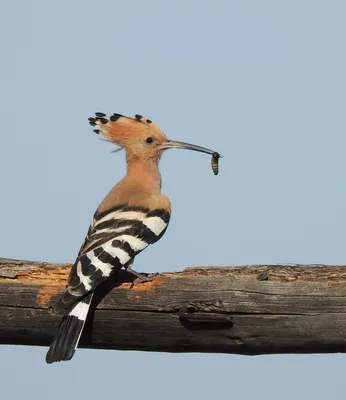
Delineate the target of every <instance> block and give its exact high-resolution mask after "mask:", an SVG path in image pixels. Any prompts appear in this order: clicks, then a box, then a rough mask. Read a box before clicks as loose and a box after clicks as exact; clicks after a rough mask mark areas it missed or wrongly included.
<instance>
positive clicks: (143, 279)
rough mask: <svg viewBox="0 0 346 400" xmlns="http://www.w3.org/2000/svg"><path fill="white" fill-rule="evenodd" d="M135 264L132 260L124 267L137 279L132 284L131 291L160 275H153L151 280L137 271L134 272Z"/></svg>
mask: <svg viewBox="0 0 346 400" xmlns="http://www.w3.org/2000/svg"><path fill="white" fill-rule="evenodd" d="M133 262H134V259H132V260H130V261H129V262H128V263H127V264H125V265H124V268H125V270H126V271H127V272H129V273H130V274H132V275H134V276H135V277H136V279H135V280H134V281H133V282H132V284H131V287H130V289H132V288H133V287H134V286H135V285H137V283H143V282H151V281H152V280H153V279H154V276H156V275H158V274H157V273H156V274H153V275H152V276H151V277H150V278H149V277H148V276H146V275H143V274H140V273H139V272H137V271H134V270H133V269H132V265H133Z"/></svg>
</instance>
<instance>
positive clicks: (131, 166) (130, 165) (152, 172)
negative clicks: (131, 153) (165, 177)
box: [125, 158, 161, 194]
mask: <svg viewBox="0 0 346 400" xmlns="http://www.w3.org/2000/svg"><path fill="white" fill-rule="evenodd" d="M125 180H126V181H127V182H131V184H132V185H136V186H137V187H138V188H141V189H142V190H143V191H147V192H150V193H152V194H159V193H160V192H161V174H160V170H159V167H158V162H157V161H156V160H154V159H151V158H144V159H143V158H130V159H129V158H128V159H127V174H126V177H125Z"/></svg>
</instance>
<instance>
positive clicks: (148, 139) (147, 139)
mask: <svg viewBox="0 0 346 400" xmlns="http://www.w3.org/2000/svg"><path fill="white" fill-rule="evenodd" d="M145 141H146V142H147V143H153V138H152V137H150V136H149V137H148V138H146V139H145Z"/></svg>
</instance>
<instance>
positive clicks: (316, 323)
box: [0, 259, 346, 355]
mask: <svg viewBox="0 0 346 400" xmlns="http://www.w3.org/2000/svg"><path fill="white" fill-rule="evenodd" d="M70 267H71V265H68V264H50V263H43V262H30V261H19V260H8V259H0V344H21V345H39V346H47V345H49V343H50V341H51V339H52V337H53V335H54V333H55V330H56V328H57V326H58V324H59V322H60V318H61V315H55V314H54V313H53V311H52V307H53V305H54V303H55V301H56V299H57V297H58V295H59V294H60V293H61V292H62V291H63V288H64V287H65V282H66V278H67V275H68V272H69V268H70ZM106 293H108V294H107V295H106V297H104V298H103V299H102V296H103V295H104V294H106ZM93 308H94V309H95V311H93V312H92V313H91V315H90V318H89V320H88V323H87V325H86V328H85V332H84V334H83V336H82V340H81V346H80V347H88V348H103V349H105V348H107V349H124V350H125V349H127V350H146V351H168V352H211V353H236V354H251V355H256V354H268V353H270V354H274V353H325V352H345V351H346V268H345V267H344V266H325V265H252V266H240V267H196V268H187V269H185V270H184V271H183V272H176V273H162V274H160V275H158V276H156V277H154V279H153V281H152V282H147V283H141V284H138V285H136V286H134V287H133V288H131V280H130V278H129V276H128V275H127V274H126V273H125V272H123V273H120V274H119V275H118V276H116V277H114V280H113V282H111V283H109V284H107V285H103V287H102V290H101V293H100V295H99V296H98V297H97V298H96V299H95V302H94V306H93Z"/></svg>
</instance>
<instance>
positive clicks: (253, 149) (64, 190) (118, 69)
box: [0, 0, 346, 400]
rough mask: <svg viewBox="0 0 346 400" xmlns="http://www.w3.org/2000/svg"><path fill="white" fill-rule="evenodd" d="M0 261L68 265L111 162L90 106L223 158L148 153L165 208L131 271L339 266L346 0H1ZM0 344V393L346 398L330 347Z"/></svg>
mask: <svg viewBox="0 0 346 400" xmlns="http://www.w3.org/2000/svg"><path fill="white" fill-rule="evenodd" d="M1 14H2V18H1V24H0V34H1V42H2V45H1V50H2V62H1V65H0V80H1V81H0V85H1V91H0V114H1V119H2V121H3V134H2V145H1V157H0V171H1V187H2V193H1V200H0V204H1V210H2V212H1V222H2V234H1V241H0V257H12V258H19V259H31V260H44V261H54V262H65V261H66V262H67V261H68V262H71V261H73V260H74V257H75V255H76V252H77V251H78V249H79V246H80V244H81V242H82V240H83V239H84V235H85V233H86V230H87V227H88V224H89V221H90V218H91V216H92V214H93V212H94V210H95V208H96V207H97V205H98V203H99V202H100V201H101V200H102V198H103V196H104V195H105V194H106V193H107V191H108V190H109V189H110V188H111V187H112V185H113V184H114V183H116V182H117V181H118V180H119V179H120V178H121V177H122V175H123V173H124V171H125V165H124V155H123V154H122V153H121V154H116V155H114V154H111V153H110V150H111V149H112V147H111V146H110V145H108V144H106V143H104V142H101V141H98V140H97V137H96V135H95V134H93V133H92V129H91V127H90V126H89V125H88V121H87V118H88V117H89V116H91V115H92V114H93V112H94V111H103V112H106V113H113V112H117V113H123V114H128V115H133V114H135V113H139V114H142V115H145V116H147V117H149V118H150V119H152V120H153V121H155V122H156V123H157V124H159V126H160V127H161V128H162V129H163V130H164V131H165V132H166V134H167V135H168V137H169V138H171V139H177V140H184V141H187V142H191V143H195V144H199V145H201V146H206V147H211V148H213V149H215V150H218V151H220V152H221V153H223V154H224V156H225V157H224V158H223V159H222V160H221V163H220V175H219V176H217V177H215V176H214V175H213V174H212V172H211V169H210V159H209V157H208V156H206V155H202V154H198V153H191V152H184V151H178V150H176V151H173V150H171V151H170V152H167V154H165V156H164V157H163V160H162V162H161V171H162V175H163V192H164V193H165V194H167V195H168V196H169V197H170V198H171V201H172V206H173V213H172V219H171V223H170V226H169V229H168V231H167V233H166V235H165V237H164V238H163V239H162V240H161V241H160V242H159V243H157V244H156V245H155V246H152V247H151V248H150V249H148V250H146V251H145V252H144V253H142V254H141V255H140V256H139V257H138V258H137V260H136V269H137V270H139V271H141V270H142V271H153V272H155V271H173V270H181V269H183V268H185V267H187V266H191V265H242V264H251V263H282V262H296V263H329V264H334V263H336V264H345V262H346V257H345V226H346V212H345V204H346V189H345V184H344V182H345V145H346V139H345V128H346V122H345V97H346V95H345V93H346V79H345V71H346V56H345V37H346V25H345V15H346V3H345V2H344V1H341V0H340V1H333V0H329V1H327V0H325V1H318V0H311V1H309V0H305V1H302V0H300V1H297V0H291V1H277V0H276V1H274V0H273V1H265V0H263V1H256V0H252V1H251V0H249V1H232V0H230V1H221V0H214V1H205V0H199V1H197V0H195V1H192V0H191V1H187V0H185V1H158V0H157V1H149V0H147V1H140V0H137V1H115V0H113V1H98V2H91V1H89V0H88V1H59V2H52V1H24V0H22V1H8V2H5V3H4V4H2V7H1ZM46 350H47V349H46V348H39V347H32V348H28V347H10V346H2V347H1V348H0V377H1V378H0V379H1V398H11V399H17V398H18V399H22V398H23V397H24V396H25V397H26V398H27V399H47V398H49V400H55V399H61V398H72V397H75V398H76V397H77V396H78V398H81V399H89V398H94V397H95V396H98V397H100V398H103V397H104V398H112V399H113V398H139V396H140V398H149V397H150V398H156V396H157V398H159V397H160V398H161V399H162V398H164V399H168V400H169V399H176V398H178V396H179V398H186V397H187V396H191V398H198V399H204V398H205V399H206V398H208V399H209V398H237V399H238V398H240V399H242V398H244V399H246V398H256V399H262V398H263V399H264V398H265V399H277V398H280V399H289V398H290V399H291V398H292V396H293V395H294V396H296V397H297V396H298V397H297V398H305V399H308V398H314V399H320V398H322V397H323V398H325V396H327V395H328V396H329V397H331V398H333V399H336V398H340V399H341V398H344V389H343V388H344V379H345V378H344V376H345V371H346V355H334V354H332V355H310V356H309V355H306V356H296V355H285V356H281V355H279V356H262V357H244V356H233V355H216V354H212V355H209V354H164V353H140V352H118V351H97V350H79V351H78V352H77V353H76V355H75V357H74V359H73V361H72V362H69V363H60V364H58V365H46V364H45V360H44V357H45V353H46Z"/></svg>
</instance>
